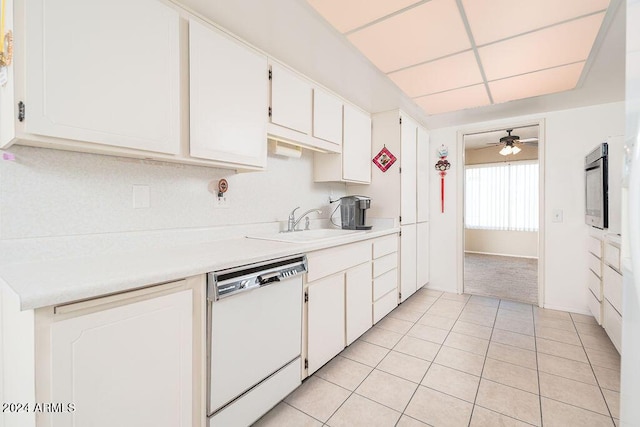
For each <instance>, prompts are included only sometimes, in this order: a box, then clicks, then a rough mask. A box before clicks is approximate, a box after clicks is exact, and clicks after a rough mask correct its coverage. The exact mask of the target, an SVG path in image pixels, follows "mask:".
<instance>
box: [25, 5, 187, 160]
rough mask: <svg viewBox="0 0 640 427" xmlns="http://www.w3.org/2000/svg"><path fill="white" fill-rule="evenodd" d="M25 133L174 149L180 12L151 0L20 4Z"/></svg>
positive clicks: (177, 130)
mask: <svg viewBox="0 0 640 427" xmlns="http://www.w3.org/2000/svg"><path fill="white" fill-rule="evenodd" d="M25 8H26V9H25V13H26V23H27V25H26V26H25V30H26V31H25V34H24V40H25V55H26V58H25V61H26V62H25V64H24V65H25V70H26V99H25V100H24V101H25V104H26V108H25V110H26V118H25V121H24V125H25V131H26V132H27V133H30V134H36V135H42V136H50V137H56V138H65V139H69V140H77V141H86V142H92V143H98V144H105V145H110V146H117V147H126V148H134V149H138V150H145V151H151V152H158V153H167V154H177V153H178V152H179V150H180V92H179V91H180V71H179V65H180V63H179V62H180V58H179V29H178V27H179V14H178V12H177V11H176V10H175V9H172V8H171V7H169V6H167V5H166V4H165V3H163V2H161V1H158V0H135V1H132V0H112V1H109V2H99V1H84V0H53V1H51V0H47V1H45V0H29V1H26V2H25Z"/></svg>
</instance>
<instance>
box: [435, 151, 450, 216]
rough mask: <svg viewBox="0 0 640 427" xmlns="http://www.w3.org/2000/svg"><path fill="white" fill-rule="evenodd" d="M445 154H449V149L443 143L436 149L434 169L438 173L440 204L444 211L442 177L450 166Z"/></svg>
mask: <svg viewBox="0 0 640 427" xmlns="http://www.w3.org/2000/svg"><path fill="white" fill-rule="evenodd" d="M447 155H449V149H448V148H447V147H445V146H444V145H442V146H440V148H439V149H438V157H440V160H438V163H436V170H437V171H438V172H439V175H440V206H441V212H442V213H444V177H445V176H447V171H448V170H449V168H450V167H451V163H449V161H448V160H447Z"/></svg>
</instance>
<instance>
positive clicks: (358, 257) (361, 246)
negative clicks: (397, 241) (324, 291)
mask: <svg viewBox="0 0 640 427" xmlns="http://www.w3.org/2000/svg"><path fill="white" fill-rule="evenodd" d="M370 259H371V241H364V242H358V243H353V244H350V245H343V246H338V247H336V248H329V249H323V250H320V251H315V252H310V253H309V254H308V255H307V261H308V266H309V272H308V273H307V282H312V281H314V280H317V279H320V278H322V277H326V276H329V275H331V274H334V273H337V272H339V271H344V270H347V269H349V268H351V267H355V266H356V265H358V264H362V263H364V262H367V261H369V260H370Z"/></svg>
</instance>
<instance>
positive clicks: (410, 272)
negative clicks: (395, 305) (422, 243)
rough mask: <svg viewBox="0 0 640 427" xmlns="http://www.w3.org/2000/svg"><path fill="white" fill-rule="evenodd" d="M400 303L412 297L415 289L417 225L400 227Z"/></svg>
mask: <svg viewBox="0 0 640 427" xmlns="http://www.w3.org/2000/svg"><path fill="white" fill-rule="evenodd" d="M400 229H401V230H402V231H401V232H402V235H401V236H400V302H402V301H404V300H406V299H407V298H409V297H410V296H411V295H413V294H414V293H415V291H416V289H417V277H416V269H417V255H416V239H417V225H416V224H411V225H403V226H401V227H400Z"/></svg>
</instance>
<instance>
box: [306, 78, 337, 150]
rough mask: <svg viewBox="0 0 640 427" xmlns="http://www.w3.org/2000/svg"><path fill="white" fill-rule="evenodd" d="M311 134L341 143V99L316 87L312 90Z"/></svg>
mask: <svg viewBox="0 0 640 427" xmlns="http://www.w3.org/2000/svg"><path fill="white" fill-rule="evenodd" d="M313 136H314V137H316V138H320V139H324V140H325V141H328V142H332V143H334V144H336V145H341V144H342V101H340V99H338V98H336V97H335V96H333V95H331V94H328V93H327V92H325V91H323V90H322V89H317V88H316V89H314V90H313Z"/></svg>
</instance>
